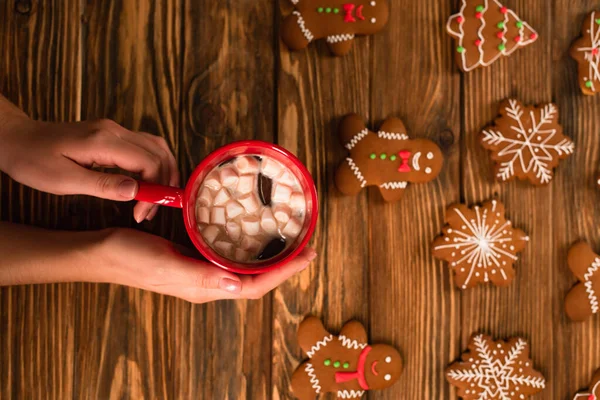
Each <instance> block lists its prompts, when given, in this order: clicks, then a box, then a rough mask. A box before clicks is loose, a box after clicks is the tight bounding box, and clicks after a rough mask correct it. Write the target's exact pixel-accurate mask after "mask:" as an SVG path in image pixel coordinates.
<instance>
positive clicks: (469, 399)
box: [446, 334, 546, 400]
mask: <svg viewBox="0 0 600 400" xmlns="http://www.w3.org/2000/svg"><path fill="white" fill-rule="evenodd" d="M468 348H469V350H468V351H467V352H465V353H463V355H462V357H461V361H457V362H455V363H454V364H452V365H450V366H449V367H448V369H447V370H446V379H447V380H448V382H450V384H452V385H453V386H456V387H457V388H458V395H459V396H460V397H462V398H463V399H464V400H496V399H498V400H512V399H526V398H528V397H529V396H531V395H534V394H536V393H538V392H540V391H542V389H544V387H545V385H546V381H545V379H544V377H543V376H542V374H541V373H539V372H537V371H536V370H534V369H533V363H532V361H531V360H530V359H529V345H528V344H527V342H526V341H525V340H523V339H521V338H512V339H509V340H508V341H504V340H499V341H494V339H492V338H491V337H490V336H486V335H481V334H475V335H473V336H472V337H471V339H470V341H469V345H468Z"/></svg>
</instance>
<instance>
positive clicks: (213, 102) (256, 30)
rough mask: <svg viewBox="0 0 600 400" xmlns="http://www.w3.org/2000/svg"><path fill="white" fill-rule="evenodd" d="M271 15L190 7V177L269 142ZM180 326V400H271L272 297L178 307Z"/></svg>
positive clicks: (186, 67)
mask: <svg viewBox="0 0 600 400" xmlns="http://www.w3.org/2000/svg"><path fill="white" fill-rule="evenodd" d="M273 10H274V6H273V3H272V2H271V1H269V0H258V1H252V2H247V1H244V2H217V1H210V0H203V1H192V0H188V1H186V2H185V4H184V7H183V15H184V16H185V17H184V21H183V24H182V26H181V28H182V32H183V48H182V54H183V60H184V61H183V66H182V70H181V76H182V79H183V82H182V103H181V117H182V119H181V146H180V148H179V154H178V155H179V161H180V167H181V168H182V172H183V175H184V177H187V176H189V174H190V173H191V171H192V169H193V168H194V167H195V166H196V165H197V164H198V163H199V162H200V161H201V160H202V159H203V158H204V157H205V156H206V155H208V153H209V152H211V151H213V150H216V149H217V148H218V147H220V146H222V145H224V144H226V143H230V142H232V141H234V140H241V139H262V140H267V141H272V139H273V131H274V115H273V114H274V107H275V90H274V68H275V59H274V54H273V40H274V39H273V35H274V28H273V26H272V25H271V23H270V21H272V20H273ZM265 21H266V22H265ZM174 318H175V321H177V325H176V327H175V332H174V333H175V335H176V337H177V341H176V342H175V349H174V350H175V355H174V357H175V360H176V362H177V364H176V365H177V366H178V367H177V369H176V371H174V373H175V376H174V397H176V398H198V399H213V398H214V399H225V398H228V399H246V398H247V399H262V398H268V393H269V387H270V366H271V346H270V344H271V342H270V338H271V323H270V320H271V301H270V297H268V296H267V297H266V298H264V299H262V300H259V301H235V302H234V301H225V302H216V303H211V304H207V305H190V304H187V303H184V302H177V303H176V306H175V309H174ZM182 360H185V361H184V364H183V365H184V366H185V367H181V365H182V364H181V362H182Z"/></svg>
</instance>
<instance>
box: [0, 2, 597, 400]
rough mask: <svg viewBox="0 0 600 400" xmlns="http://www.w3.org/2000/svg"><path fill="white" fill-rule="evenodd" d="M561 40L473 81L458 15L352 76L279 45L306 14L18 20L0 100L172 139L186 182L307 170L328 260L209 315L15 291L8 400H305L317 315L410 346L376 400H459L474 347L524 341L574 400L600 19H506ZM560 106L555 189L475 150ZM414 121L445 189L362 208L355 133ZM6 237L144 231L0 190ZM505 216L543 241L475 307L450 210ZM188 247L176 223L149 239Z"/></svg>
mask: <svg viewBox="0 0 600 400" xmlns="http://www.w3.org/2000/svg"><path fill="white" fill-rule="evenodd" d="M505 3H506V5H507V6H508V7H510V8H513V9H514V10H516V11H517V13H518V14H519V15H520V16H521V17H522V18H523V19H524V20H526V21H528V22H529V23H530V24H531V25H532V26H533V27H535V28H536V30H537V31H538V32H539V33H540V39H539V40H538V41H537V42H536V43H534V44H532V45H531V46H527V47H526V48H524V49H522V50H519V51H517V52H515V53H514V54H513V55H512V56H511V57H507V58H503V59H501V60H499V61H498V62H496V63H495V64H493V65H492V66H490V67H488V68H484V69H479V70H476V71H473V72H470V73H467V74H462V73H460V72H459V70H458V68H457V66H456V65H455V63H454V48H453V46H454V44H453V41H452V39H451V38H450V37H449V36H448V35H447V34H446V32H445V30H444V28H445V22H446V20H447V18H448V17H449V15H450V14H452V13H454V12H456V10H457V9H458V5H459V1H458V0H454V1H452V2H446V1H442V0H423V1H409V0H392V4H391V13H392V14H391V15H392V18H391V20H390V23H389V24H388V26H387V27H386V29H385V31H383V32H381V33H380V34H377V35H376V36H373V37H368V38H359V39H358V40H356V41H355V43H354V47H353V49H352V52H351V53H350V54H349V55H348V56H346V57H343V58H335V57H332V56H331V55H330V53H329V50H328V49H327V47H326V45H325V43H323V42H319V43H315V44H312V45H311V46H310V47H309V49H307V50H306V51H301V52H297V53H291V52H289V51H288V50H287V49H286V48H285V46H284V45H283V44H282V43H281V42H280V40H279V38H278V35H277V33H278V28H279V25H280V22H281V18H282V17H283V16H285V15H287V14H288V13H289V12H291V3H290V1H289V0H279V1H276V2H273V1H268V0H257V1H237V2H228V1H219V2H216V1H210V0H198V1H196V0H176V1H173V2H167V1H151V0H142V1H116V0H110V1H96V0H90V1H87V2H72V1H64V2H63V1H28V0H18V1H9V0H0V21H2V23H0V54H1V55H2V57H0V93H2V94H3V95H5V96H7V97H8V98H9V99H10V100H12V101H13V102H15V103H16V104H18V105H19V106H20V107H22V108H23V109H24V110H25V111H26V112H27V113H28V114H29V115H31V116H32V117H34V118H39V119H46V120H52V121H65V120H79V119H94V118H111V119H114V120H116V121H117V122H118V123H120V124H122V125H124V126H125V127H126V128H129V129H134V130H143V131H147V132H150V133H152V134H155V135H161V136H163V137H165V138H166V140H167V142H168V143H169V145H170V146H171V148H172V149H173V151H174V153H175V154H176V156H177V158H178V161H179V167H180V169H181V172H182V179H183V180H184V181H185V179H186V178H187V177H188V176H189V175H190V173H191V171H192V170H193V168H194V167H195V166H196V165H197V164H198V162H199V161H200V160H201V159H202V158H204V157H205V156H206V155H207V154H208V153H209V152H210V151H212V150H214V149H216V148H218V147H219V146H221V145H223V144H226V143H229V142H231V141H234V140H239V139H247V138H257V139H263V140H267V141H274V142H276V143H279V144H280V145H282V146H284V147H286V148H288V149H290V150H291V151H292V152H294V153H295V154H297V155H298V157H300V159H301V160H303V161H304V162H305V163H306V165H307V166H308V168H309V170H310V171H311V173H312V174H313V176H314V179H315V182H316V185H317V189H318V191H319V196H320V204H319V205H320V209H321V214H320V215H321V218H320V220H319V224H318V227H317V230H316V232H315V236H314V239H313V241H312V242H313V245H314V246H315V247H316V249H317V250H318V252H319V254H320V257H319V258H318V259H317V260H316V262H315V263H314V264H313V265H312V266H311V267H310V268H308V269H307V270H305V271H304V272H302V273H300V274H299V275H297V276H296V277H293V278H292V279H290V280H289V281H288V282H286V283H285V284H283V285H282V286H281V287H280V288H278V289H277V290H276V291H274V292H273V293H272V294H271V295H269V296H267V297H265V298H264V299H262V300H260V301H237V302H233V301H228V302H217V303H213V304H208V305H190V304H189V303H186V302H184V301H180V300H176V299H172V298H167V297H163V296H159V295H154V294H150V293H147V292H142V291H139V290H134V289H129V288H123V287H117V286H110V285H93V284H68V285H45V286H26V287H13V288H0V399H21V398H32V399H38V398H39V399H42V398H43V399H66V398H78V399H79V398H81V399H141V398H145V399H154V398H160V399H188V398H190V399H191V398H193V399H236V400H237V399H252V400H254V399H269V398H273V399H288V398H291V396H292V394H291V392H290V387H289V382H290V376H291V374H292V372H293V371H294V369H295V368H296V366H297V365H298V363H299V362H301V361H302V360H303V359H304V358H305V357H306V355H305V354H302V352H301V350H300V348H299V347H298V345H297V340H296V329H297V327H298V324H299V323H300V322H301V321H302V320H303V318H304V317H305V316H306V315H308V314H313V315H317V316H319V317H322V318H323V319H324V322H325V325H326V326H327V327H328V328H329V329H330V330H331V331H334V332H337V331H339V329H340V328H341V326H342V325H343V323H344V322H345V321H347V320H349V319H353V318H356V319H358V320H360V321H361V322H362V323H364V324H365V325H366V326H368V327H369V331H370V332H369V333H370V337H371V340H372V341H373V342H385V343H390V344H393V345H395V346H397V347H398V348H399V349H400V351H401V353H402V355H403V357H404V361H405V367H406V370H405V372H404V374H403V375H402V377H401V378H400V381H399V382H398V383H397V384H396V385H394V386H393V387H392V388H391V389H389V390H387V391H382V392H373V393H370V394H369V396H368V398H372V399H394V400H396V399H400V400H404V399H406V400H412V399H416V398H419V399H421V398H422V399H436V400H437V399H456V398H457V397H456V393H455V391H454V389H453V388H451V387H450V386H449V385H448V384H447V383H446V382H445V379H444V375H443V372H444V369H445V367H446V366H447V365H448V363H450V362H451V361H453V360H454V359H455V358H456V357H458V356H459V355H460V353H461V352H462V351H463V350H464V348H465V347H466V344H467V340H468V338H469V336H470V335H471V334H472V333H473V332H485V333H488V334H491V335H493V336H495V337H498V338H503V337H509V336H513V335H521V336H523V337H524V338H526V339H528V340H529V341H530V344H531V349H532V354H531V357H532V359H533V361H534V363H535V366H536V367H537V369H538V370H540V371H541V372H542V373H544V375H545V376H546V377H547V378H548V388H547V389H546V390H545V391H544V392H542V393H541V394H539V395H538V396H537V397H535V399H536V400H541V399H544V400H545V399H548V400H555V399H568V398H570V396H572V394H573V393H574V392H575V391H576V390H577V389H579V388H582V387H585V385H586V384H587V383H588V382H589V379H590V377H591V374H592V373H593V372H594V371H595V370H596V369H597V368H599V367H600V342H599V341H598V337H600V319H598V318H593V319H591V320H590V321H587V322H584V323H577V324H576V323H572V322H570V321H568V319H567V318H566V316H565V314H564V311H563V308H564V304H563V303H564V296H565V294H566V293H567V291H568V290H569V289H570V287H571V286H572V284H573V283H575V281H576V279H575V278H574V277H573V276H572V274H571V273H570V271H569V270H568V268H567V266H566V254H567V251H568V248H569V246H570V245H571V244H572V243H573V242H574V241H576V240H578V239H586V240H588V241H589V242H590V243H591V244H592V246H593V247H594V248H595V249H596V250H597V251H600V231H599V230H598V228H597V225H598V221H599V220H600V209H599V208H598V207H597V204H598V201H599V200H600V190H598V187H597V186H596V184H595V181H596V179H597V177H598V175H600V170H599V168H598V162H599V160H600V136H599V134H600V131H599V129H598V126H599V124H600V96H595V97H584V96H583V95H581V93H580V91H579V88H578V83H577V75H576V73H577V71H576V64H575V62H574V61H573V60H571V59H570V58H569V56H568V48H569V46H570V44H571V42H572V40H574V39H575V38H576V37H577V36H578V34H579V32H580V28H581V23H582V22H583V18H584V16H585V15H586V14H587V13H588V12H589V11H590V10H592V9H599V8H600V0H573V1H571V0H554V1H549V0H505ZM509 96H511V97H516V98H519V99H520V100H522V101H524V102H526V103H540V102H549V101H554V102H555V103H556V104H557V105H558V106H559V109H560V121H561V123H562V125H563V127H564V130H565V133H566V134H567V135H568V136H569V137H571V138H572V139H573V140H574V141H575V143H576V152H575V155H573V156H572V157H570V158H569V159H567V160H565V161H562V162H561V164H560V166H559V167H558V169H557V174H556V177H555V178H554V181H553V182H552V183H551V185H549V186H547V187H542V188H535V187H532V186H530V185H529V184H527V183H523V182H511V183H508V184H500V183H497V182H495V181H494V179H493V176H492V174H493V172H492V166H491V163H490V160H489V154H488V153H487V152H486V151H485V150H484V149H483V148H482V147H481V146H480V145H479V143H478V142H477V134H478V133H479V131H480V130H481V128H483V127H484V126H486V125H487V124H488V123H490V122H491V121H492V120H493V119H494V118H495V116H496V114H497V112H498V103H499V102H500V101H501V100H503V99H504V98H506V97H509ZM350 112H357V113H359V114H361V115H362V116H363V117H364V118H365V121H366V122H367V123H368V124H369V126H370V127H371V128H377V127H378V125H379V124H380V123H381V122H382V121H383V120H384V119H385V118H387V117H389V116H396V117H399V118H401V119H402V120H403V121H404V123H405V125H406V127H407V129H408V134H409V135H410V136H412V137H424V138H425V137H426V138H429V139H431V140H433V141H435V142H437V143H438V144H439V145H440V147H441V148H442V151H443V152H444V156H445V157H446V160H445V169H444V171H443V172H442V174H441V175H440V177H439V178H438V179H437V180H435V181H433V182H431V183H428V184H423V185H413V186H411V187H409V188H408V190H407V191H406V194H405V197H404V198H403V199H402V200H401V201H400V202H398V203H396V204H386V203H384V202H383V201H382V199H381V197H380V194H379V193H378V192H377V190H368V191H367V190H365V191H363V192H362V193H361V194H360V195H358V196H356V197H344V196H342V195H341V194H339V193H338V191H337V190H336V189H335V187H334V185H333V176H334V173H335V170H336V168H337V166H338V164H339V162H341V161H342V160H343V158H344V156H345V150H344V149H343V147H342V146H341V145H340V144H339V141H338V137H337V127H338V124H339V122H340V120H341V118H342V117H343V116H344V115H346V114H348V113H350ZM0 190H1V192H0V219H1V220H3V221H4V220H10V221H14V222H22V223H27V224H33V225H37V226H42V227H48V228H62V229H96V228H102V227H106V226H124V227H130V226H133V225H134V221H133V219H132V217H131V205H130V204H115V203H113V202H108V201H100V200H95V199H90V198H85V197H80V196H75V197H68V198H59V197H55V196H49V195H46V194H41V193H39V192H36V191H33V190H31V189H28V188H24V187H22V186H20V185H18V184H16V183H15V182H13V181H11V180H10V179H9V178H8V177H6V176H5V175H0ZM493 196H496V197H497V198H498V199H500V200H502V201H503V202H504V203H505V205H506V208H507V216H508V217H509V218H510V219H511V220H512V221H513V223H514V225H515V226H516V227H519V228H522V229H523V230H525V231H526V232H527V233H528V234H529V235H530V237H531V242H530V243H529V245H528V247H527V248H526V250H525V251H524V252H523V253H522V256H521V257H520V260H519V261H518V262H517V263H516V271H517V276H516V279H515V281H514V282H513V284H512V285H511V286H509V287H507V288H497V287H493V286H480V287H477V288H474V289H470V290H467V291H464V292H462V291H459V290H458V289H456V288H455V287H454V285H453V283H452V276H451V272H450V270H449V267H448V265H447V264H446V263H443V262H440V261H437V260H434V259H433V257H432V256H431V247H430V245H431V241H432V240H433V238H434V237H435V236H436V235H437V234H438V233H439V232H440V231H441V228H442V226H443V224H444V211H445V209H446V207H447V206H448V205H449V204H452V203H454V202H456V201H463V202H466V203H468V204H472V203H477V202H481V201H484V200H486V199H488V198H490V197H493ZM136 228H137V229H142V230H145V231H148V232H152V233H155V234H160V235H162V236H164V237H166V238H168V239H171V240H174V241H176V242H178V243H180V244H184V245H188V246H189V245H190V242H189V240H188V239H187V237H186V234H185V230H184V228H183V223H182V219H181V213H180V211H178V210H161V211H160V213H159V215H158V217H157V220H156V221H155V222H152V223H144V224H142V225H141V226H137V227H136Z"/></svg>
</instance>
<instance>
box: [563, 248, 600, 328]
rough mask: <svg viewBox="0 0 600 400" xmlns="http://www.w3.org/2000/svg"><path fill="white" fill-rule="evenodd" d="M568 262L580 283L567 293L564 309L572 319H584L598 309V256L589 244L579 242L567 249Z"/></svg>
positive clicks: (599, 290) (599, 283)
mask: <svg viewBox="0 0 600 400" xmlns="http://www.w3.org/2000/svg"><path fill="white" fill-rule="evenodd" d="M568 263H569V269H570V270H571V271H572V272H573V274H574V275H575V276H576V277H577V279H579V280H580V283H578V284H577V285H575V287H573V289H571V291H570V292H569V293H568V294H567V298H566V300H565V310H566V311H567V315H568V316H569V318H571V319H572V320H573V321H584V320H586V319H587V318H589V317H591V316H592V315H593V314H597V313H598V312H599V311H600V303H599V302H598V296H600V257H599V256H598V255H597V254H595V253H594V251H593V250H592V248H591V247H590V245H589V244H587V243H585V242H579V243H576V244H575V245H573V246H572V247H571V249H570V250H569V256H568Z"/></svg>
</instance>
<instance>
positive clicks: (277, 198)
mask: <svg viewBox="0 0 600 400" xmlns="http://www.w3.org/2000/svg"><path fill="white" fill-rule="evenodd" d="M291 196H292V189H291V188H290V187H289V186H286V185H282V184H281V183H278V184H277V185H275V188H274V189H273V194H272V195H271V200H272V201H273V202H274V203H288V202H289V201H290V197H291Z"/></svg>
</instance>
